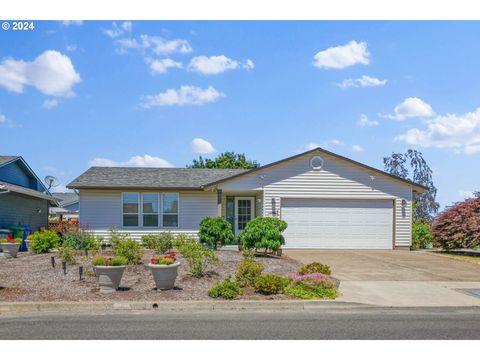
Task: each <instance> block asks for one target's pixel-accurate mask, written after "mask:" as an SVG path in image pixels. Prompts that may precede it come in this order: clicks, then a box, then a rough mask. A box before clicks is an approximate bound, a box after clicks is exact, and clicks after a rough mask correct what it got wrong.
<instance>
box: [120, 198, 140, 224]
mask: <svg viewBox="0 0 480 360" xmlns="http://www.w3.org/2000/svg"><path fill="white" fill-rule="evenodd" d="M125 194H137V204H138V211H137V213H136V214H137V222H138V225H137V226H129V225H125V223H124V217H123V216H124V215H135V213H124V212H123V198H124V196H125ZM141 205H142V204H141V197H140V192H138V191H125V192H122V202H121V207H122V227H123V228H129V229H134V228H139V227H140V224H141V222H140V220H141V217H140V214H141V212H140V210H141Z"/></svg>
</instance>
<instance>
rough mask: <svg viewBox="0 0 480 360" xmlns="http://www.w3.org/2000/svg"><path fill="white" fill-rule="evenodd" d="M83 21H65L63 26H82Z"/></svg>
mask: <svg viewBox="0 0 480 360" xmlns="http://www.w3.org/2000/svg"><path fill="white" fill-rule="evenodd" d="M82 24H83V20H63V21H62V25H63V26H70V25H76V26H82Z"/></svg>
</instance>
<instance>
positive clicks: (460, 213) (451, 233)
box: [432, 197, 480, 250]
mask: <svg viewBox="0 0 480 360" xmlns="http://www.w3.org/2000/svg"><path fill="white" fill-rule="evenodd" d="M432 237H433V243H434V244H435V245H438V246H440V247H442V248H443V249H447V250H449V249H457V248H470V249H472V248H476V247H477V246H479V245H480V197H477V198H474V199H467V200H465V201H464V202H461V203H457V204H455V205H453V206H452V207H450V208H448V209H447V210H445V211H444V212H442V213H441V214H440V215H438V216H437V217H436V218H435V220H434V222H433V224H432Z"/></svg>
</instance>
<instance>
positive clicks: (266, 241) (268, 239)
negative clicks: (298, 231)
mask: <svg viewBox="0 0 480 360" xmlns="http://www.w3.org/2000/svg"><path fill="white" fill-rule="evenodd" d="M286 228H287V223H286V222H285V221H283V220H280V219H276V218H270V217H257V218H255V219H253V220H251V221H249V222H248V224H247V226H246V227H245V230H243V232H242V233H241V234H240V236H239V241H240V243H241V244H242V245H243V247H245V248H247V249H264V251H265V253H267V251H269V250H270V251H275V250H278V249H279V248H280V247H281V246H282V245H283V244H285V238H284V237H283V235H282V232H283V231H285V229H286Z"/></svg>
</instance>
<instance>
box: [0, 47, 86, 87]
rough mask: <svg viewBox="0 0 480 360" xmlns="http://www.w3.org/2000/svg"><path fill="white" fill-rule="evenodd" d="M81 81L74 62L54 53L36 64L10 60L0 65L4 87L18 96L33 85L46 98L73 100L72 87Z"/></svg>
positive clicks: (46, 53)
mask: <svg viewBox="0 0 480 360" xmlns="http://www.w3.org/2000/svg"><path fill="white" fill-rule="evenodd" d="M80 81H81V79H80V75H79V74H78V73H77V72H76V71H75V68H74V67H73V64H72V62H71V60H70V58H69V57H68V56H66V55H63V54H61V53H59V52H58V51H54V50H48V51H45V52H43V53H42V54H41V55H39V56H38V57H37V58H36V59H35V60H33V61H24V60H15V59H12V58H7V59H4V60H3V61H2V62H1V63H0V86H3V87H4V88H6V89H7V90H9V91H13V92H17V93H21V92H23V90H24V87H25V86H26V85H30V86H34V87H35V88H36V89H37V90H39V91H40V92H42V93H43V94H45V95H51V96H73V95H74V92H73V90H72V87H73V86H74V85H75V84H77V83H79V82H80Z"/></svg>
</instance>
